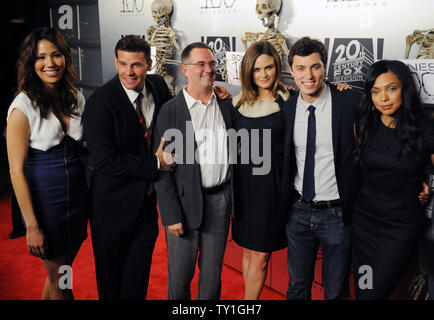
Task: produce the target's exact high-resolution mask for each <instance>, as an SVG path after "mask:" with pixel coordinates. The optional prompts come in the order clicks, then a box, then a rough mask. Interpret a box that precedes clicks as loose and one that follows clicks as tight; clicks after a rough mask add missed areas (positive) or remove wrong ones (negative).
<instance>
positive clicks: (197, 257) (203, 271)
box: [166, 187, 231, 300]
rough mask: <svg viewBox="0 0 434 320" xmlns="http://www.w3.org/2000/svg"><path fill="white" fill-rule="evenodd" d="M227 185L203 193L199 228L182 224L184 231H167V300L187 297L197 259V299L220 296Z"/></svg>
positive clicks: (187, 298)
mask: <svg viewBox="0 0 434 320" xmlns="http://www.w3.org/2000/svg"><path fill="white" fill-rule="evenodd" d="M230 208H231V201H230V188H229V187H227V188H225V189H224V190H223V191H221V192H218V193H216V194H211V195H206V194H205V195H204V214H203V215H204V216H203V220H202V225H201V227H200V228H199V230H192V229H190V228H188V226H184V234H183V235H181V236H179V237H178V236H174V235H172V234H170V233H169V232H168V231H167V228H166V242H167V252H168V269H169V279H168V300H189V299H191V294H190V283H191V281H192V280H193V277H194V273H195V268H196V261H198V265H199V271H200V274H199V284H198V286H199V287H198V293H197V297H196V299H197V300H216V299H219V298H220V290H221V272H222V267H223V257H224V252H225V248H226V240H227V236H228V230H229V213H230Z"/></svg>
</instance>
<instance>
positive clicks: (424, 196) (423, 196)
mask: <svg viewBox="0 0 434 320" xmlns="http://www.w3.org/2000/svg"><path fill="white" fill-rule="evenodd" d="M430 194H431V188H430V187H429V185H428V184H427V183H426V182H424V183H422V191H421V192H420V193H419V201H420V202H421V203H422V204H425V203H426V202H427V201H428V199H429V196H430Z"/></svg>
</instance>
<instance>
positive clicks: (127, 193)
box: [83, 75, 172, 232]
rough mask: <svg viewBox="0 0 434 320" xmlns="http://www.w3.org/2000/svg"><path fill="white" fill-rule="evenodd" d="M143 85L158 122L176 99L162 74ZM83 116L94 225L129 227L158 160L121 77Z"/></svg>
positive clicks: (100, 91)
mask: <svg viewBox="0 0 434 320" xmlns="http://www.w3.org/2000/svg"><path fill="white" fill-rule="evenodd" d="M145 85H146V89H147V92H151V93H152V96H153V98H154V102H155V111H154V117H153V119H154V120H153V121H155V119H156V117H157V115H158V113H159V111H160V108H161V105H162V104H164V103H165V102H166V101H167V100H169V99H170V98H171V97H172V96H171V93H170V91H169V89H168V87H167V85H166V83H165V81H164V79H163V78H162V77H160V76H157V75H147V76H146V80H145ZM83 118H84V135H85V139H86V141H87V144H88V147H89V151H90V156H91V162H92V165H93V173H92V178H91V185H90V191H91V201H92V213H91V217H92V220H93V223H94V224H95V225H100V226H104V228H107V229H108V230H107V232H110V229H112V230H117V231H119V230H126V229H128V228H131V227H132V226H133V225H134V223H135V221H136V218H137V216H138V214H139V212H140V209H141V206H142V203H143V200H144V197H146V190H147V189H148V184H149V183H150V182H151V181H154V180H155V178H156V176H157V172H158V170H157V159H156V157H155V155H154V153H153V152H152V148H149V147H148V146H147V145H146V142H145V139H144V137H143V130H142V127H141V126H140V123H139V119H138V117H137V114H136V112H135V110H134V107H133V106H132V104H131V102H130V100H129V99H128V96H127V94H126V92H125V90H124V89H123V87H122V85H121V82H120V81H119V78H118V76H117V75H116V76H115V77H114V78H113V79H112V80H110V81H109V82H107V83H106V84H104V85H103V86H102V87H101V88H99V89H97V90H96V91H95V92H94V93H93V94H92V96H91V97H90V98H89V99H88V100H87V102H86V107H85V112H84V116H83ZM153 123H155V122H153ZM153 197H154V199H155V195H153Z"/></svg>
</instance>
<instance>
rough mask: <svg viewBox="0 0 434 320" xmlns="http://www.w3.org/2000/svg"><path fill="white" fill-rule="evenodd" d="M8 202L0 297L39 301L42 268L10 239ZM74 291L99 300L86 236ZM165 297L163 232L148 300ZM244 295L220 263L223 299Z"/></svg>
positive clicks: (1, 217) (2, 217)
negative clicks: (221, 267)
mask: <svg viewBox="0 0 434 320" xmlns="http://www.w3.org/2000/svg"><path fill="white" fill-rule="evenodd" d="M10 207H11V202H10V198H9V196H8V195H3V196H0V242H1V246H0V300H39V299H40V297H41V293H42V287H43V284H44V281H45V271H44V268H43V266H42V263H41V262H40V260H39V259H38V258H34V257H32V256H31V255H30V254H28V252H27V247H26V239H25V237H20V238H18V239H13V240H11V239H9V233H10V232H11V229H12V226H11V208H10ZM73 271H74V273H73V285H74V287H73V291H74V296H75V299H78V300H95V299H98V295H97V289H96V280H95V265H94V260H93V252H92V243H91V239H90V231H89V237H88V239H86V241H85V242H84V243H83V245H82V247H81V249H80V252H79V253H78V255H77V257H76V259H75V262H74V265H73ZM197 274H198V272H196V277H195V278H194V280H193V283H192V288H191V291H192V292H191V293H192V297H195V296H196V292H197ZM166 297H167V252H166V244H165V236H164V231H163V229H161V227H160V234H159V236H158V239H157V243H156V247H155V250H154V256H153V262H152V267H151V276H150V280H149V289H148V299H149V300H165V299H166ZM243 297H244V283H243V277H242V274H241V273H240V272H238V271H236V270H234V269H232V268H230V267H228V266H223V273H222V295H221V298H222V300H241V299H243ZM284 298H285V297H284V296H283V295H281V294H280V293H278V292H276V291H274V290H271V289H269V288H267V287H265V288H264V290H263V292H262V295H261V299H262V300H284Z"/></svg>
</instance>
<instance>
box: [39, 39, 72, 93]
mask: <svg viewBox="0 0 434 320" xmlns="http://www.w3.org/2000/svg"><path fill="white" fill-rule="evenodd" d="M65 68H66V64H65V56H64V55H63V53H62V52H61V51H60V50H59V49H58V48H57V47H56V45H55V44H54V43H52V42H51V41H48V40H45V39H43V40H39V41H38V43H37V44H36V60H35V72H36V74H37V75H38V77H39V78H40V79H41V81H42V83H43V84H44V85H45V87H47V88H48V89H52V88H54V86H55V84H56V83H57V82H59V81H60V80H61V79H62V77H63V74H64V73H65Z"/></svg>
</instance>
